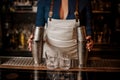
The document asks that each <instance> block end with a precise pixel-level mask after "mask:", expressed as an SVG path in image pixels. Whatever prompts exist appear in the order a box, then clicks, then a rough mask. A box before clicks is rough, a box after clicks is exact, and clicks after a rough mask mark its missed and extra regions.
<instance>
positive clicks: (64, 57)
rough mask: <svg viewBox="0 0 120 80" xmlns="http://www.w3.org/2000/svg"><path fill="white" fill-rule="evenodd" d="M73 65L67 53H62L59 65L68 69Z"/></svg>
mask: <svg viewBox="0 0 120 80" xmlns="http://www.w3.org/2000/svg"><path fill="white" fill-rule="evenodd" d="M70 66H71V61H70V57H69V55H67V54H62V55H61V56H60V58H59V67H60V68H61V69H65V70H68V69H69V68H70Z"/></svg>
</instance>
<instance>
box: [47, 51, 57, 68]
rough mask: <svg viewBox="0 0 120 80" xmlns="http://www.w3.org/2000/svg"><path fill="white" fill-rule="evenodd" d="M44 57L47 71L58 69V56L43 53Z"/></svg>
mask: <svg viewBox="0 0 120 80" xmlns="http://www.w3.org/2000/svg"><path fill="white" fill-rule="evenodd" d="M45 55H46V67H47V68H48V69H55V68H58V56H57V55H55V56H51V55H48V54H47V53H45Z"/></svg>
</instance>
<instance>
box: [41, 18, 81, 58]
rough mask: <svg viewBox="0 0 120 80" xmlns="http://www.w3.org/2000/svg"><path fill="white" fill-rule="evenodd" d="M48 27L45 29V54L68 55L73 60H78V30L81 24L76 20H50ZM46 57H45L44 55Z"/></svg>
mask: <svg viewBox="0 0 120 80" xmlns="http://www.w3.org/2000/svg"><path fill="white" fill-rule="evenodd" d="M47 25H48V26H47V27H46V29H45V43H44V48H43V49H44V52H43V53H45V52H47V55H50V56H55V55H56V54H58V53H59V55H60V54H67V55H69V56H70V58H71V59H74V58H77V35H76V28H77V26H79V22H76V20H75V19H71V20H60V19H52V20H51V21H49V20H48V24H47ZM43 57H45V55H43Z"/></svg>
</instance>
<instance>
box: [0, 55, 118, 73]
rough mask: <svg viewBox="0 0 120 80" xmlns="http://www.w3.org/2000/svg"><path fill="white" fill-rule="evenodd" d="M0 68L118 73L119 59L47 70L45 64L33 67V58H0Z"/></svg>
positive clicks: (92, 60) (93, 61)
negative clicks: (65, 68)
mask: <svg viewBox="0 0 120 80" xmlns="http://www.w3.org/2000/svg"><path fill="white" fill-rule="evenodd" d="M0 61H1V64H0V68H1V69H22V70H42V71H46V70H47V71H70V72H76V71H78V72H79V71H83V72H120V59H101V58H97V57H94V58H90V59H89V60H88V63H87V65H86V67H83V68H78V67H74V68H70V69H68V70H64V69H59V68H57V69H54V70H50V69H47V68H46V66H45V64H40V65H39V66H34V62H33V57H11V56H9V57H8V56H1V57H0Z"/></svg>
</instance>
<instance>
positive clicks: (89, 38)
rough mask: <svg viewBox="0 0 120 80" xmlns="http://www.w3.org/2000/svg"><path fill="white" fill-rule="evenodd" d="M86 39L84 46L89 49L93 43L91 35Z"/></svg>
mask: <svg viewBox="0 0 120 80" xmlns="http://www.w3.org/2000/svg"><path fill="white" fill-rule="evenodd" d="M86 40H87V43H86V48H87V49H88V51H91V50H92V48H93V44H94V43H93V40H92V38H91V36H87V37H86Z"/></svg>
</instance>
